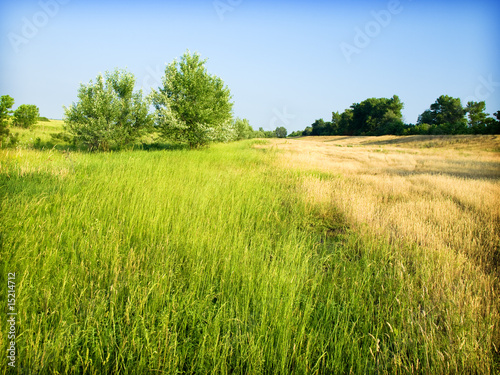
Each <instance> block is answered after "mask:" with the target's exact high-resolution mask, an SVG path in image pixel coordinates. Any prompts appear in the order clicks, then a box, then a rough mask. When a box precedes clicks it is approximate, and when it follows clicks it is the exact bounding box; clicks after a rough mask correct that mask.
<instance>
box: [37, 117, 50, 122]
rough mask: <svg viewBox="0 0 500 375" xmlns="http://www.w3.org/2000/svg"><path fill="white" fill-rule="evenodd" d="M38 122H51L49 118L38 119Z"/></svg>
mask: <svg viewBox="0 0 500 375" xmlns="http://www.w3.org/2000/svg"><path fill="white" fill-rule="evenodd" d="M38 121H41V122H50V120H49V119H48V118H47V117H38Z"/></svg>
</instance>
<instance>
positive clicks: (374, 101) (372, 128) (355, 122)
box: [347, 95, 403, 135]
mask: <svg viewBox="0 0 500 375" xmlns="http://www.w3.org/2000/svg"><path fill="white" fill-rule="evenodd" d="M351 109H352V119H351V120H350V121H349V125H348V128H347V133H348V134H349V135H379V134H387V133H384V129H385V131H390V132H392V131H393V129H398V131H399V129H402V128H403V120H402V119H403V115H402V114H401V111H402V109H403V103H402V102H401V100H400V99H399V97H398V96H397V95H394V96H393V97H392V98H391V99H387V98H370V99H366V100H364V101H362V102H361V103H355V104H353V105H351ZM401 131H402V130H401Z"/></svg>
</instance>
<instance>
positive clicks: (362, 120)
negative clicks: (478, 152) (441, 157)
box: [290, 95, 500, 137]
mask: <svg viewBox="0 0 500 375" xmlns="http://www.w3.org/2000/svg"><path fill="white" fill-rule="evenodd" d="M403 106H404V104H403V102H402V101H401V100H400V99H399V97H398V96H397V95H394V96H393V97H392V98H390V99H387V98H370V99H366V100H364V101H362V102H361V103H354V104H352V105H351V106H350V107H349V108H348V109H346V110H345V111H344V112H343V113H339V112H333V113H332V119H331V121H324V120H323V119H319V120H316V121H315V122H314V123H313V124H312V125H311V126H308V127H306V128H305V129H304V130H303V131H296V132H293V133H292V134H290V136H291V137H294V136H310V135H312V136H314V135H347V136H353V135H367V136H373V135H375V136H378V135H388V134H392V135H416V134H422V135H423V134H426V135H427V134H429V135H441V134H500V111H497V112H496V113H494V117H492V116H490V115H489V114H488V113H486V111H485V110H486V105H485V102H484V101H480V102H475V101H469V102H468V103H467V106H466V107H465V108H464V107H463V106H462V103H461V101H460V99H459V98H453V97H451V96H448V95H442V96H440V97H439V98H437V100H436V101H435V102H434V103H433V104H431V106H430V108H429V109H427V110H426V111H424V112H423V113H422V114H421V115H420V116H419V117H418V121H417V123H416V124H405V123H404V122H403V115H402V113H401V111H402V109H403Z"/></svg>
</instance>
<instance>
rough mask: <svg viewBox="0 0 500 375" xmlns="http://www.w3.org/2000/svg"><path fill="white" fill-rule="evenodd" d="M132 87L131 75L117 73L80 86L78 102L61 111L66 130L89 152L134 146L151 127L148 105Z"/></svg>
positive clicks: (133, 78)
mask: <svg viewBox="0 0 500 375" xmlns="http://www.w3.org/2000/svg"><path fill="white" fill-rule="evenodd" d="M134 85H135V77H134V75H133V74H132V73H129V72H127V71H125V70H119V69H115V71H114V72H112V73H109V72H106V73H105V75H104V76H103V75H102V74H99V75H98V76H97V78H96V80H95V82H93V81H92V80H91V81H90V82H89V83H88V84H87V85H84V84H82V85H80V89H79V90H78V99H79V101H78V102H77V103H73V104H72V105H71V106H70V107H69V108H65V124H66V128H67V130H68V131H69V132H70V133H71V134H72V135H73V136H74V137H75V139H76V140H77V141H79V142H81V143H83V144H85V145H86V146H87V147H88V148H89V149H91V150H108V149H110V148H113V147H122V146H125V145H128V144H131V143H132V142H134V141H135V140H136V139H137V138H139V137H140V136H141V135H143V134H144V133H145V132H146V131H147V130H148V129H149V128H150V126H151V124H152V116H151V115H150V114H149V108H148V102H147V100H144V99H143V97H142V91H139V92H134Z"/></svg>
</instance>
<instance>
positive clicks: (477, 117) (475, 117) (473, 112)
mask: <svg viewBox="0 0 500 375" xmlns="http://www.w3.org/2000/svg"><path fill="white" fill-rule="evenodd" d="M485 110H486V103H485V102H484V101H481V102H474V101H471V102H468V103H467V107H465V111H466V113H467V117H468V121H467V126H468V127H469V129H470V130H471V132H472V133H475V134H484V133H486V127H487V125H488V114H487V113H486V112H485Z"/></svg>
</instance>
